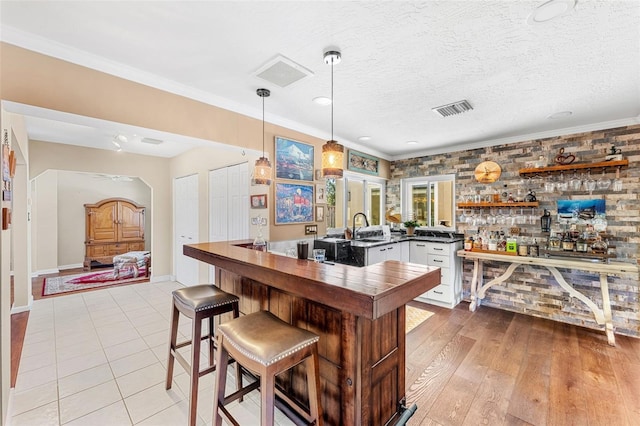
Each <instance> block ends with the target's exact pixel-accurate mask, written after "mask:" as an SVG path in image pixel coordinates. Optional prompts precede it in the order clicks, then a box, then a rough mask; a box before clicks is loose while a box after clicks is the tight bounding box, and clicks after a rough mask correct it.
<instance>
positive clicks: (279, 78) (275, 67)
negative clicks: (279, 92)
mask: <svg viewBox="0 0 640 426" xmlns="http://www.w3.org/2000/svg"><path fill="white" fill-rule="evenodd" d="M254 75H255V76H256V77H259V78H261V79H263V80H266V81H268V82H269V83H272V84H275V85H276V86H279V87H287V86H289V85H290V84H293V83H295V82H296V81H300V80H302V79H303V78H305V77H309V76H312V75H313V72H312V71H311V70H309V69H307V68H305V67H303V66H302V65H300V64H297V63H295V62H293V61H292V60H291V59H289V58H285V57H284V56H282V55H278V56H276V57H275V58H273V59H272V60H270V61H269V62H267V63H266V64H264V65H263V66H261V67H260V69H258V71H256V72H255V73H254Z"/></svg>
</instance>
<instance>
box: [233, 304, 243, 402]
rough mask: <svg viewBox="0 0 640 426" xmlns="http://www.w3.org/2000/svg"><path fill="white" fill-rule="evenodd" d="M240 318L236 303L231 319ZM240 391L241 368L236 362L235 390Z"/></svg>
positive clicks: (241, 399) (241, 400) (241, 398)
mask: <svg viewBox="0 0 640 426" xmlns="http://www.w3.org/2000/svg"><path fill="white" fill-rule="evenodd" d="M239 316H240V307H239V305H238V303H234V304H233V318H238V317H239ZM240 389H242V366H241V365H240V363H239V362H237V361H236V390H240ZM243 401H244V395H243V396H241V397H240V402H243Z"/></svg>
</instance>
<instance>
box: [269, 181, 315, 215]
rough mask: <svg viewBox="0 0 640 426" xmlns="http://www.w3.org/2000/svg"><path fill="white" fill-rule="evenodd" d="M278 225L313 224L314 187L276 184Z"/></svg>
mask: <svg viewBox="0 0 640 426" xmlns="http://www.w3.org/2000/svg"><path fill="white" fill-rule="evenodd" d="M275 210H276V220H275V224H276V225H289V224H294V223H308V222H313V185H304V184H296V183H276V204H275Z"/></svg>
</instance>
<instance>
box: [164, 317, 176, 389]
mask: <svg viewBox="0 0 640 426" xmlns="http://www.w3.org/2000/svg"><path fill="white" fill-rule="evenodd" d="M179 319H180V311H178V308H176V306H175V305H173V311H172V312H171V335H170V337H169V358H168V359H167V381H166V386H165V389H171V383H172V381H173V364H174V361H175V357H174V356H173V351H175V350H176V341H177V339H178V320H179Z"/></svg>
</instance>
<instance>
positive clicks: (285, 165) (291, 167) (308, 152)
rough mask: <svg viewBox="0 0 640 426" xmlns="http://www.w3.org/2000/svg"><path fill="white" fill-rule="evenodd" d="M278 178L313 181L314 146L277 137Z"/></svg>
mask: <svg viewBox="0 0 640 426" xmlns="http://www.w3.org/2000/svg"><path fill="white" fill-rule="evenodd" d="M276 178H278V179H292V180H308V181H313V145H307V144H306V143H302V142H296V141H292V140H290V139H285V138H281V137H279V136H276Z"/></svg>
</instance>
